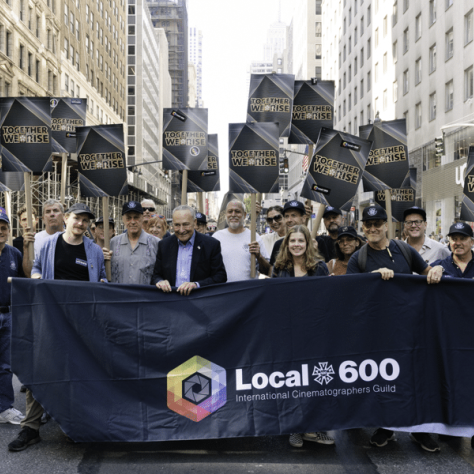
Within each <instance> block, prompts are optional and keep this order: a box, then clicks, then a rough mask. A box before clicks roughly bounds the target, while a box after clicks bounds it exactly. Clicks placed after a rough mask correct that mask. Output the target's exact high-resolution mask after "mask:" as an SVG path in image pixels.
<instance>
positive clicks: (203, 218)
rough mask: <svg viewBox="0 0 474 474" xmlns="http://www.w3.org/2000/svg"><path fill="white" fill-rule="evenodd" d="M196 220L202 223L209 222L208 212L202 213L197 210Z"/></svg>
mask: <svg viewBox="0 0 474 474" xmlns="http://www.w3.org/2000/svg"><path fill="white" fill-rule="evenodd" d="M196 220H197V221H198V222H199V223H200V224H207V217H206V214H202V213H201V212H196Z"/></svg>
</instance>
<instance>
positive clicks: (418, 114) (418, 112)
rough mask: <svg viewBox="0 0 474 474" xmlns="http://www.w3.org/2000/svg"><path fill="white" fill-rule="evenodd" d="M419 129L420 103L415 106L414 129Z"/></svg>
mask: <svg viewBox="0 0 474 474" xmlns="http://www.w3.org/2000/svg"><path fill="white" fill-rule="evenodd" d="M420 127H421V102H418V104H416V105H415V129H417V128H420Z"/></svg>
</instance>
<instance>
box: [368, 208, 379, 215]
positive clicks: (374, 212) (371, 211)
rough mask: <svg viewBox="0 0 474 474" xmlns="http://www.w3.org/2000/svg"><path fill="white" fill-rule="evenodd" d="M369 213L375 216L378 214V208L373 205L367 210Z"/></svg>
mask: <svg viewBox="0 0 474 474" xmlns="http://www.w3.org/2000/svg"><path fill="white" fill-rule="evenodd" d="M367 214H368V215H369V216H375V214H377V209H375V208H374V207H373V208H372V209H369V210H368V211H367Z"/></svg>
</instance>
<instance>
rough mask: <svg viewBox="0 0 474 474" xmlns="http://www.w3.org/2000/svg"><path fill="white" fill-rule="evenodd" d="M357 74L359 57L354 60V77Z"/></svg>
mask: <svg viewBox="0 0 474 474" xmlns="http://www.w3.org/2000/svg"><path fill="white" fill-rule="evenodd" d="M356 74H357V56H356V57H355V59H354V76H355V75H356Z"/></svg>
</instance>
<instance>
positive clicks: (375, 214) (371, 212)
mask: <svg viewBox="0 0 474 474" xmlns="http://www.w3.org/2000/svg"><path fill="white" fill-rule="evenodd" d="M376 219H382V220H384V221H386V220H387V213H386V212H385V209H384V208H383V207H382V206H379V205H378V204H375V205H374V206H369V207H366V208H365V209H364V211H363V212H362V222H364V221H374V220H376Z"/></svg>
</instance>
